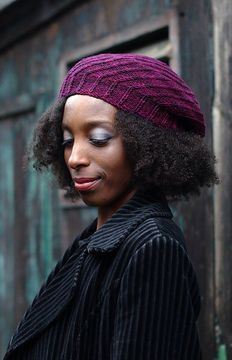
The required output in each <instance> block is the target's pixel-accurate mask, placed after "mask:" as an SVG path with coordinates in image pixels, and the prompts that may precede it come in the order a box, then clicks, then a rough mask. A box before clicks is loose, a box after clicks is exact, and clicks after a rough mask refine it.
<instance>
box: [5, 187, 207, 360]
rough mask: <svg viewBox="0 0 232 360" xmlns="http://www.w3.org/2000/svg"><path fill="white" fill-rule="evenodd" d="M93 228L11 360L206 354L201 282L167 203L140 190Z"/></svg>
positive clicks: (26, 324) (53, 279)
mask: <svg viewBox="0 0 232 360" xmlns="http://www.w3.org/2000/svg"><path fill="white" fill-rule="evenodd" d="M94 228H95V225H93V226H92V227H90V229H89V230H87V231H85V232H84V238H83V236H82V237H81V238H80V240H81V244H82V245H81V248H77V246H76V244H77V241H79V240H78V239H77V241H76V242H75V243H74V246H73V247H72V248H71V249H70V250H68V253H67V254H68V255H67V254H66V255H65V256H64V259H65V260H64V259H63V260H62V261H61V263H59V266H58V267H57V268H56V271H55V272H53V273H52V275H51V276H50V278H49V281H48V283H47V284H45V286H44V287H43V291H42V292H40V294H39V296H38V297H37V298H36V300H35V301H34V303H33V305H32V307H31V308H29V310H28V312H27V314H26V316H25V318H24V320H23V322H22V323H21V325H20V326H19V328H18V332H17V333H16V334H15V336H14V338H13V340H12V342H11V344H10V345H9V348H8V352H7V354H6V356H5V358H4V359H5V360H6V359H7V360H13V359H14V360H74V359H75V360H77V359H78V360H193V359H194V360H200V359H201V354H200V346H199V339H198V332H197V326H196V321H197V317H198V314H199V309H200V295H199V289H198V284H197V280H196V276H195V272H194V269H193V267H192V264H191V262H190V260H189V257H188V254H187V252H186V248H185V245H184V239H183V236H182V234H181V231H180V230H179V229H178V227H177V226H176V225H175V224H174V223H173V222H172V220H171V212H170V210H169V209H168V207H167V205H166V204H165V203H162V202H159V201H157V200H156V201H154V199H153V200H152V198H151V196H149V194H147V195H144V194H143V195H141V194H136V196H135V197H134V198H133V199H131V200H130V201H129V202H128V204H126V205H125V206H124V207H122V208H121V209H120V210H119V211H118V212H117V213H115V214H114V215H113V217H112V218H111V219H110V220H109V221H108V222H107V223H106V224H105V225H103V226H102V228H100V229H99V230H98V231H96V232H95V233H92V231H93V230H94ZM99 239H101V241H100V240H99ZM98 240H99V241H100V242H99V241H98ZM74 280H75V281H74ZM37 309H38V311H37Z"/></svg>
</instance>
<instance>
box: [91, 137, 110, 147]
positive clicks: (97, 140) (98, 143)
mask: <svg viewBox="0 0 232 360" xmlns="http://www.w3.org/2000/svg"><path fill="white" fill-rule="evenodd" d="M110 139H112V136H107V137H103V138H90V139H89V141H90V143H91V144H93V145H95V146H103V145H105V144H107V143H108V142H109V140H110Z"/></svg>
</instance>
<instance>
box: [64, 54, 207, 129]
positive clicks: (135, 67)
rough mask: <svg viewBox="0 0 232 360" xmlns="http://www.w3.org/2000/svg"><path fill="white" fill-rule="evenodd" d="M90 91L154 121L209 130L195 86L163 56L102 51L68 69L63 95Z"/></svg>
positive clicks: (96, 96)
mask: <svg viewBox="0 0 232 360" xmlns="http://www.w3.org/2000/svg"><path fill="white" fill-rule="evenodd" d="M74 94H80V95H89V96H93V97H95V98H98V99H102V100H104V101H105V102H107V103H109V104H111V105H113V106H115V107H116V108H117V109H121V110H124V111H127V112H130V113H132V114H136V115H139V116H141V117H143V118H145V119H148V120H150V121H152V122H153V123H154V124H156V125H158V126H162V127H166V128H174V129H183V128H184V129H187V130H189V131H193V132H195V133H198V134H200V135H202V136H204V134H205V123H204V117H203V114H202V112H201V110H200V107H199V104H198V101H197V99H196V97H195V95H194V93H193V92H192V90H191V89H190V88H189V87H188V86H187V85H186V84H185V82H184V81H183V80H182V79H181V78H180V77H179V76H178V75H177V74H176V73H175V72H174V71H172V70H171V68H170V67H169V66H168V65H166V64H164V63H163V62H161V61H159V60H155V59H153V58H150V57H148V56H143V55H137V54H100V55H96V56H90V57H87V58H84V59H82V60H80V61H79V62H78V63H76V64H75V65H74V66H73V67H72V68H71V69H70V70H69V72H68V74H67V76H66V77H65V79H64V81H63V84H62V86H61V89H60V93H59V98H61V97H68V96H70V95H74Z"/></svg>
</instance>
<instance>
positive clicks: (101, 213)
mask: <svg viewBox="0 0 232 360" xmlns="http://www.w3.org/2000/svg"><path fill="white" fill-rule="evenodd" d="M135 192H136V190H132V191H131V192H130V193H128V194H127V195H126V196H125V195H124V196H123V197H122V198H119V199H118V201H117V202H115V203H114V204H113V205H109V206H104V207H99V208H98V219H97V229H99V228H100V227H101V226H102V225H103V224H105V223H106V221H107V220H108V219H110V218H111V217H112V215H113V214H114V213H115V212H116V211H117V210H118V209H119V208H120V207H122V206H123V205H124V204H125V203H127V202H128V201H129V200H130V198H132V196H133V195H134V194H135Z"/></svg>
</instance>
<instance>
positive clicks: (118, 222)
mask: <svg viewBox="0 0 232 360" xmlns="http://www.w3.org/2000/svg"><path fill="white" fill-rule="evenodd" d="M149 217H166V218H172V213H171V210H170V209H169V207H168V204H167V201H166V199H165V198H164V197H163V196H161V195H157V193H156V192H149V193H148V192H141V191H140V192H137V193H136V194H135V195H134V196H133V197H132V198H131V199H130V200H129V201H128V202H127V203H126V204H125V205H124V206H122V207H121V208H120V209H119V210H118V211H117V212H116V213H115V214H114V215H113V216H112V217H111V218H110V219H109V220H108V221H107V222H106V223H105V224H104V225H102V226H101V227H100V228H99V229H98V230H97V231H96V232H95V233H94V234H93V235H92V236H90V239H89V243H88V246H87V250H88V252H89V253H109V252H111V251H114V250H116V249H117V248H118V247H119V246H120V244H121V243H122V242H123V240H124V239H125V238H126V237H127V235H128V234H129V233H130V232H131V231H132V230H133V228H134V227H136V226H138V224H139V223H141V222H143V221H144V220H145V219H146V218H149Z"/></svg>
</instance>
